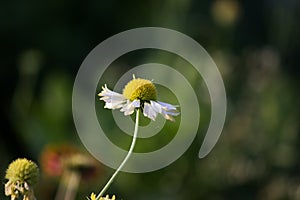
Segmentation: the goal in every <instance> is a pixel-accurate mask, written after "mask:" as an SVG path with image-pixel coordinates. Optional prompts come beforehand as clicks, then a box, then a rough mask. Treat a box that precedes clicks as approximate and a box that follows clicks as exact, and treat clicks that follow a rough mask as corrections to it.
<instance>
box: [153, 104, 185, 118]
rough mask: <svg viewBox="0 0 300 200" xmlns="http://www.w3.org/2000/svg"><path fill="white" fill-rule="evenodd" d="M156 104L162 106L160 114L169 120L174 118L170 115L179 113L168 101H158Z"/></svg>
mask: <svg viewBox="0 0 300 200" xmlns="http://www.w3.org/2000/svg"><path fill="white" fill-rule="evenodd" d="M158 104H160V105H161V106H162V112H161V114H162V116H163V117H164V118H165V119H167V120H170V121H175V120H174V118H173V117H172V116H177V115H179V114H180V113H179V112H177V110H176V107H177V106H174V105H171V104H168V103H164V102H160V101H159V102H158Z"/></svg>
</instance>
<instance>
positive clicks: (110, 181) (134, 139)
mask: <svg viewBox="0 0 300 200" xmlns="http://www.w3.org/2000/svg"><path fill="white" fill-rule="evenodd" d="M139 113H140V110H139V109H137V111H136V118H135V127H134V133H133V138H132V142H131V145H130V148H129V151H128V153H127V155H126V157H125V158H124V160H123V162H122V163H121V164H120V166H119V167H118V169H117V170H116V171H115V173H114V174H113V175H112V176H111V178H110V179H109V181H108V182H107V183H106V185H105V186H104V188H103V189H102V190H101V192H100V193H99V194H98V196H97V198H96V200H99V199H100V198H101V197H102V196H103V194H104V192H105V191H106V190H107V189H108V188H109V186H110V185H111V184H112V182H113V181H114V179H115V177H116V176H117V175H118V173H119V172H120V171H121V169H122V168H123V166H124V165H125V164H126V162H127V161H128V159H129V157H130V155H131V154H132V152H133V149H134V146H135V142H136V138H137V133H138V127H139Z"/></svg>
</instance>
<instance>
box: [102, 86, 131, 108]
mask: <svg viewBox="0 0 300 200" xmlns="http://www.w3.org/2000/svg"><path fill="white" fill-rule="evenodd" d="M98 96H100V97H101V98H100V100H103V101H104V102H105V106H104V108H108V109H118V108H122V107H123V106H124V103H125V102H126V98H125V97H124V96H123V95H121V94H119V93H117V92H113V91H111V90H110V89H108V88H107V86H106V84H105V86H104V87H102V91H101V92H100V93H99V94H98Z"/></svg>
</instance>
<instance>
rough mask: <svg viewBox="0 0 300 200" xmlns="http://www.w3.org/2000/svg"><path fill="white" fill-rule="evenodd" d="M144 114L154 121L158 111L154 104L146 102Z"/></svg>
mask: <svg viewBox="0 0 300 200" xmlns="http://www.w3.org/2000/svg"><path fill="white" fill-rule="evenodd" d="M143 113H144V116H145V117H148V118H150V119H152V120H153V121H154V120H155V118H156V116H157V112H156V111H155V109H154V108H153V106H152V105H151V104H149V103H147V102H145V103H144V111H143Z"/></svg>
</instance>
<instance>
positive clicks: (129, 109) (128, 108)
mask: <svg viewBox="0 0 300 200" xmlns="http://www.w3.org/2000/svg"><path fill="white" fill-rule="evenodd" d="M139 107H140V100H134V101H132V102H131V101H129V100H127V103H126V104H125V105H124V106H123V107H122V109H121V110H120V111H121V112H124V115H131V114H132V113H133V112H134V109H135V108H139Z"/></svg>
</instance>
